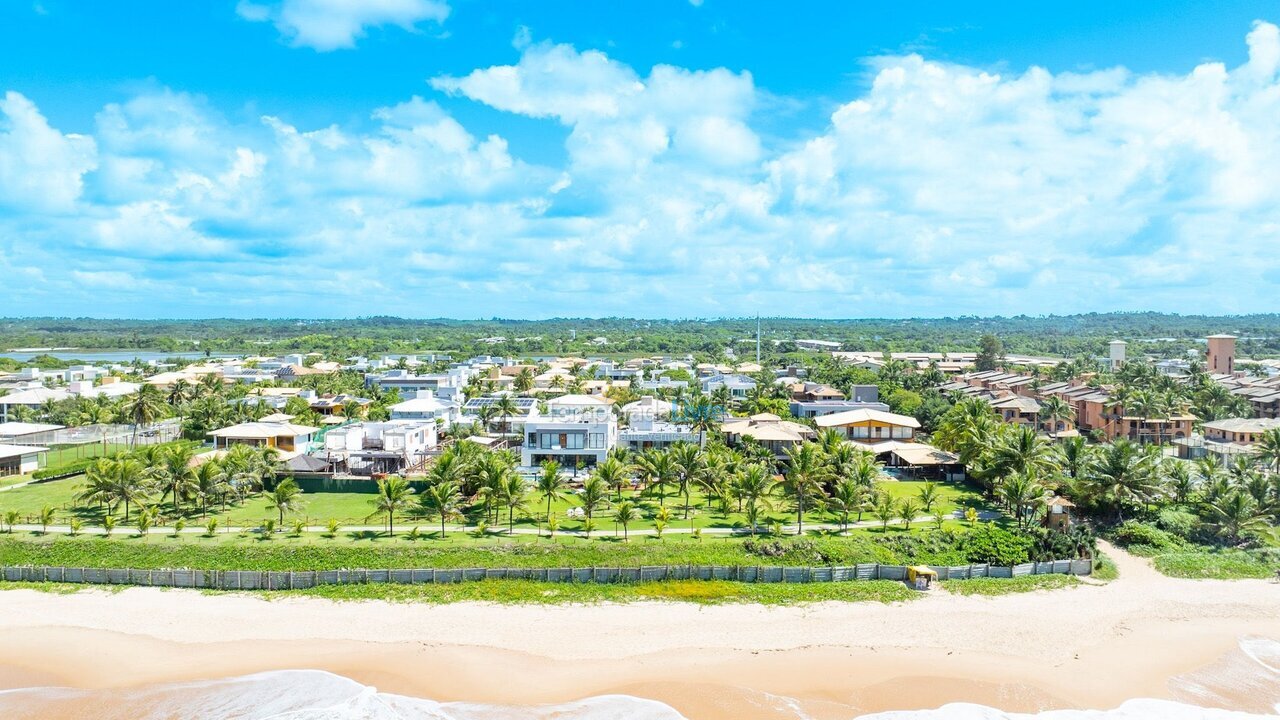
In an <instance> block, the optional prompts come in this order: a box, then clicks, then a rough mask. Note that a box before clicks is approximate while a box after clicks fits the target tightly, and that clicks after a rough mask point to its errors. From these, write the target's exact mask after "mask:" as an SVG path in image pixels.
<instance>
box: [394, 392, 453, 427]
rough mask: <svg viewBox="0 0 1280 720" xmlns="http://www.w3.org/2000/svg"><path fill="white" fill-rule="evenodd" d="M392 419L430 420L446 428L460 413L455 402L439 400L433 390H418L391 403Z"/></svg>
mask: <svg viewBox="0 0 1280 720" xmlns="http://www.w3.org/2000/svg"><path fill="white" fill-rule="evenodd" d="M388 410H390V411H391V419H392V420H430V421H432V422H435V423H437V424H438V425H440V426H441V427H442V428H448V427H449V426H450V425H452V424H453V423H454V422H455V421H457V419H458V417H459V416H460V415H461V409H460V407H459V405H458V403H457V402H455V401H448V400H441V399H440V398H438V397H436V393H435V391H434V390H419V391H417V392H416V393H414V395H413V397H411V398H409V399H408V400H405V401H403V402H398V403H396V404H395V405H392V406H391V407H390V408H388Z"/></svg>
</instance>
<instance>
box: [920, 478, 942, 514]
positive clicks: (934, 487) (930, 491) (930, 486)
mask: <svg viewBox="0 0 1280 720" xmlns="http://www.w3.org/2000/svg"><path fill="white" fill-rule="evenodd" d="M919 498H920V507H922V508H924V511H925V512H933V506H934V505H936V504H938V500H939V499H941V498H939V496H938V483H936V482H926V483H925V484H924V485H921V486H920V493H919Z"/></svg>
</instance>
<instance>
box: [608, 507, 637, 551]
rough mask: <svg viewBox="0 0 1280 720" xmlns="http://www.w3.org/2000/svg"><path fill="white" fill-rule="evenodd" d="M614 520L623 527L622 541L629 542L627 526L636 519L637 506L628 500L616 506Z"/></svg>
mask: <svg viewBox="0 0 1280 720" xmlns="http://www.w3.org/2000/svg"><path fill="white" fill-rule="evenodd" d="M613 519H614V521H615V522H618V523H619V524H621V525H622V541H623V542H627V540H628V537H627V526H628V525H629V524H631V521H632V520H635V519H636V506H635V505H634V504H632V503H631V502H630V501H628V500H623V501H622V502H620V503H618V504H617V505H615V506H614V508H613Z"/></svg>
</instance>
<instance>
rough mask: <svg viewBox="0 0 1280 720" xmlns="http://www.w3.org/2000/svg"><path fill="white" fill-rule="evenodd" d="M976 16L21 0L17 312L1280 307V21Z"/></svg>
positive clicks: (5, 103) (4, 10)
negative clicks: (1279, 288)
mask: <svg viewBox="0 0 1280 720" xmlns="http://www.w3.org/2000/svg"><path fill="white" fill-rule="evenodd" d="M889 5H892V7H882V6H889ZM964 5H966V4H961V3H947V2H936V3H896V4H889V3H875V4H873V3H809V4H795V6H794V7H786V8H785V9H783V7H782V6H779V5H778V4H776V3H763V2H761V3H755V2H743V1H741V0H738V1H735V2H727V1H725V0H703V1H702V2H693V3H691V2H688V0H678V1H677V0H671V1H670V2H659V1H657V0H653V1H650V2H629V3H616V4H611V3H588V2H581V1H579V2H555V1H549V0H546V1H541V2H509V3H479V2H468V1H467V0H362V1H357V0H239V1H237V0H229V1H227V2H218V1H212V0H211V1H210V2H202V3H174V2H117V3H83V2H71V1H69V0H39V2H32V1H30V0H2V1H0V276H3V277H4V278H5V281H4V283H3V286H2V287H0V315H93V316H126V317H175V316H182V317H199V316H240V317H257V316H308V317H316V316H357V315H372V314H397V315H403V316H442V315H443V316H453V317H489V316H505V317H549V316H565V315H574V316H581V315H592V316H597V315H629V316H668V317H670V316H678V317H687V316H723V315H751V314H756V313H761V314H766V315H791V316H820V317H865V316H940V315H959V314H997V313H999V314H1018V313H1027V314H1039V313H1049V312H1059V313H1061V312H1082V311H1107V310H1140V309H1156V310H1166V311H1176V312H1214V313H1217V312H1222V313H1235V312H1252V311H1274V310H1276V307H1275V305H1274V301H1273V298H1274V297H1275V290H1276V283H1277V281H1280V253H1276V252H1275V251H1274V249H1275V248H1276V247H1277V246H1280V242H1278V241H1280V209H1278V208H1280V202H1278V201H1280V123H1277V122H1276V121H1275V118H1276V117H1280V81H1278V79H1277V71H1278V69H1280V31H1277V29H1276V27H1275V26H1274V25H1272V24H1271V22H1277V21H1280V6H1277V5H1276V4H1275V3H1274V2H1265V3H1264V2H1234V3H1233V2H1223V3H1213V4H1208V3H1196V2H1160V3H1155V2H1129V3H1095V2H1073V3H1025V2H1024V3H1004V2H990V3H983V4H972V6H971V7H964Z"/></svg>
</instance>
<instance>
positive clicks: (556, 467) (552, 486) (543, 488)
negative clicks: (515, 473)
mask: <svg viewBox="0 0 1280 720" xmlns="http://www.w3.org/2000/svg"><path fill="white" fill-rule="evenodd" d="M533 489H534V491H535V492H537V493H538V496H539V497H541V498H542V499H543V500H545V501H546V503H547V522H551V502H552V501H553V500H561V499H563V498H564V497H565V492H566V484H565V481H564V477H562V476H561V475H560V463H558V462H556V461H555V460H543V461H542V472H541V473H539V475H538V479H537V480H536V481H534V485H533Z"/></svg>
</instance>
